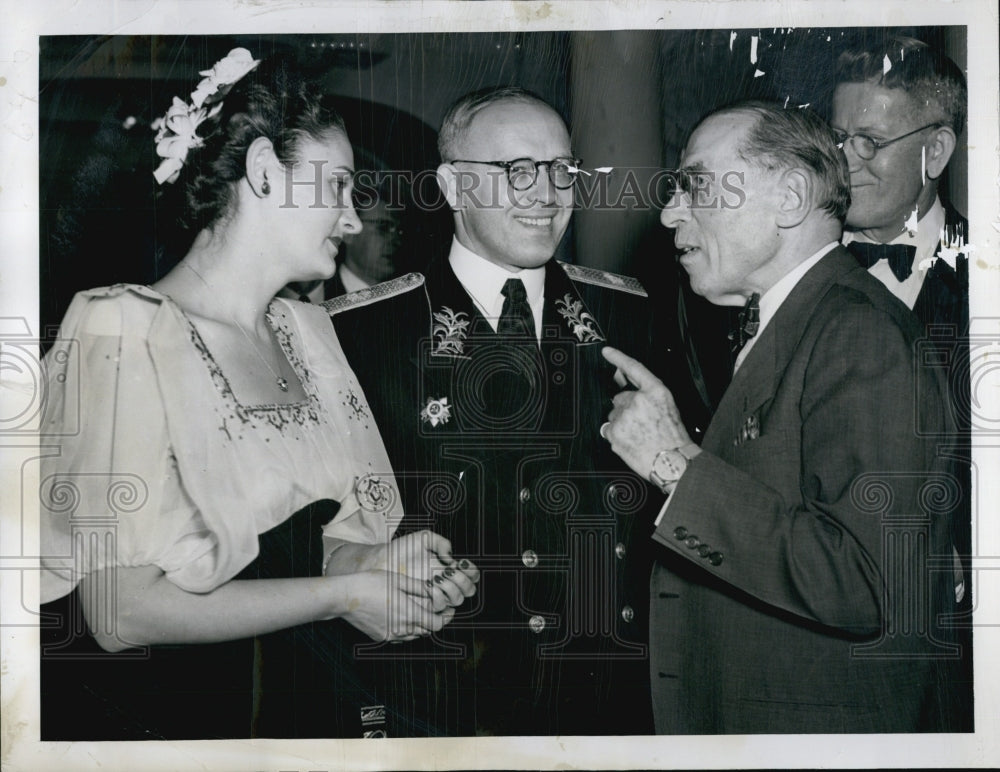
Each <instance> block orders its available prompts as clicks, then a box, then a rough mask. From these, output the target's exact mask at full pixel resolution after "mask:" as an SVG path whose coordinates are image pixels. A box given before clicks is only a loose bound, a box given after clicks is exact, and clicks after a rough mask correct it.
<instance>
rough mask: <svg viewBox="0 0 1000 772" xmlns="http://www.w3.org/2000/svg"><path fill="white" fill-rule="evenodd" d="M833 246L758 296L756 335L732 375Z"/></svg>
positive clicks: (737, 358)
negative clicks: (758, 322)
mask: <svg viewBox="0 0 1000 772" xmlns="http://www.w3.org/2000/svg"><path fill="white" fill-rule="evenodd" d="M835 246H837V242H836V241H831V242H830V243H829V244H827V245H826V246H825V247H822V248H821V249H820V250H819V251H818V252H815V253H813V255H812V256H811V257H809V258H807V259H805V260H803V261H802V262H801V263H799V264H798V265H797V266H795V268H793V269H792V270H791V271H789V272H788V273H786V274H785V275H784V276H782V277H781V278H780V279H778V281H776V282H775V283H774V286H772V287H771V289H769V290H768V291H767V292H765V293H764V294H763V295H761V296H760V327H758V328H757V334H756V335H754V336H753V337H752V338H750V340H748V341H747V342H746V345H744V346H743V348H742V349H741V350H740V353H739V354H738V355H737V357H736V365H735V366H734V367H733V373H735V372H736V371H737V370H739V369H740V365H741V364H743V360H744V359H746V358H747V353H749V351H750V349H752V348H753V344H754V343H756V342H757V340H758V339H759V338H760V334H761V333H762V332H764V328H765V327H767V324H768V322H770V321H771V319H772V318H774V315H775V313H777V311H778V309H779V308H780V307H781V304H782V303H784V302H785V299H786V298H787V297H788V296H789V295H790V294H791V292H792V290H793V289H795V285H796V284H798V283H799V281H801V279H802V277H803V276H805V275H806V274H807V273H808V272H809V269H810V268H812V267H813V266H814V265H816V263H818V262H819V261H820V260H821V259H822V258H823V256H824V255H825V254H826V253H827V252H829V251H830V250H831V249H833V248H834V247H835Z"/></svg>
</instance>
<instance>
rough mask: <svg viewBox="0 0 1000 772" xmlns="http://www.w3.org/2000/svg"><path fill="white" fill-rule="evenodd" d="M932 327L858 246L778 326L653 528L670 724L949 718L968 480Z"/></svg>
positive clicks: (915, 722)
mask: <svg viewBox="0 0 1000 772" xmlns="http://www.w3.org/2000/svg"><path fill="white" fill-rule="evenodd" d="M920 332H921V331H920V329H919V325H918V324H917V322H916V320H915V319H914V317H913V315H912V314H910V312H909V311H908V310H907V309H906V308H905V306H903V304H901V303H900V302H899V301H898V300H896V299H895V298H893V297H892V296H891V295H890V294H889V293H888V291H887V290H886V289H885V288H884V287H883V286H882V285H881V284H880V283H879V282H878V281H877V280H875V279H874V278H872V277H871V276H870V275H869V274H868V273H867V272H866V271H865V270H864V269H862V268H861V267H859V266H858V265H857V263H856V262H855V261H854V259H853V258H852V257H851V256H850V255H849V254H848V253H847V252H846V251H845V250H844V249H843V248H839V247H838V248H836V249H835V250H834V251H833V252H832V253H830V254H828V255H826V256H825V257H823V258H822V259H821V260H820V262H819V263H818V264H817V265H816V266H814V267H813V268H812V269H811V270H810V271H809V272H808V273H807V274H806V275H805V277H804V278H803V279H802V280H801V281H800V282H799V284H798V285H797V286H796V287H795V288H794V290H793V291H792V293H791V294H790V295H789V297H788V298H787V299H786V301H785V302H784V303H783V304H782V306H781V307H780V308H779V309H778V312H777V313H776V314H775V316H774V318H773V319H772V320H771V322H770V323H769V324H768V326H767V327H766V328H765V329H764V330H763V331H762V332H761V334H760V338H759V339H758V340H757V341H756V343H755V345H754V348H753V349H752V350H751V351H750V352H749V353H748V355H747V357H746V360H745V361H744V362H743V364H742V366H741V368H740V369H739V370H738V371H737V373H736V375H735V377H734V378H733V381H732V383H731V384H730V386H729V388H728V390H727V391H726V393H725V395H724V397H723V399H722V402H721V403H720V405H719V409H718V411H717V412H716V414H715V416H714V418H713V420H712V423H711V424H710V426H709V428H708V431H707V433H706V436H705V441H704V443H703V448H704V451H705V452H703V453H702V454H701V455H700V456H698V457H697V458H695V459H694V461H693V462H692V463H691V465H690V466H689V467H688V469H687V471H686V472H685V473H684V474H683V476H682V477H681V479H680V482H679V484H678V487H677V489H676V490H675V492H674V494H673V496H672V498H671V500H670V504H669V506H668V508H667V509H666V513H665V515H664V517H663V519H662V521H661V522H660V524H659V526H658V527H657V529H656V531H655V534H654V537H653V538H654V541H655V542H656V543H658V544H659V545H660V546H661V547H662V553H661V554H659V555H658V562H657V564H656V565H655V567H654V571H653V576H652V583H651V597H652V600H651V619H650V623H651V639H650V640H651V673H652V682H653V683H652V688H653V701H654V713H655V717H656V729H657V732H660V733H668V734H672V733H752V732H768V733H770V732H834V733H839V732H896V731H915V730H918V729H921V728H932V727H933V726H940V720H941V717H940V716H939V715H937V714H936V713H935V712H934V711H935V709H936V700H937V698H938V697H939V694H938V690H939V688H940V686H941V683H940V682H939V680H938V675H939V668H938V667H937V662H936V660H935V659H933V657H938V656H944V657H947V656H953V655H954V653H955V652H954V648H953V647H950V645H949V641H948V640H947V637H946V635H945V633H944V632H942V631H939V630H938V628H937V627H936V625H935V622H936V615H937V612H939V611H941V610H944V609H950V608H951V606H950V605H949V602H950V603H953V588H952V587H951V586H950V571H949V566H950V562H949V560H950V558H949V554H950V549H951V548H950V538H949V511H950V509H951V508H952V507H953V506H954V503H955V500H956V499H957V496H958V493H957V487H958V486H957V484H956V482H955V480H954V478H953V477H949V476H947V475H945V474H942V473H939V472H938V471H937V468H938V462H937V461H936V460H935V450H934V442H933V439H931V438H928V437H926V436H920V432H918V431H917V430H916V427H915V418H916V417H917V416H918V414H919V417H920V419H921V422H922V426H923V429H924V430H926V431H929V432H932V431H935V430H941V429H943V422H944V421H945V414H944V412H943V407H942V406H943V396H942V395H943V391H942V389H943V387H942V386H941V384H940V382H939V380H938V378H937V377H936V374H935V373H933V372H929V373H928V372H924V371H922V370H919V369H918V368H915V365H914V351H913V344H914V341H915V340H916V339H917V338H918V337H919V336H920ZM934 492H938V493H942V495H941V497H940V498H935V496H934Z"/></svg>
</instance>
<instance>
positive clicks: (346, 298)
mask: <svg viewBox="0 0 1000 772" xmlns="http://www.w3.org/2000/svg"><path fill="white" fill-rule="evenodd" d="M423 283H424V275H423V274H422V273H408V274H406V275H404V276H400V277H399V278H397V279H389V281H384V282H382V283H381V284H376V285H374V286H372V287H368V288H366V289H362V290H358V291H356V292H348V293H347V294H346V295H340V296H339V297H335V298H331V299H330V300H327V301H324V302H323V303H320V305H321V306H322V307H323V308H324V309H326V312H327V313H328V314H329V315H330V316H333V315H334V314H339V313H340V312H341V311H347V310H350V309H352V308H360V307H361V306H367V305H369V304H370V303H377V302H378V301H380V300H385V299H386V298H391V297H395V296H396V295H401V294H402V293H404V292H406V291H407V290H411V289H413V288H414V287H419V286H421V285H422V284H423Z"/></svg>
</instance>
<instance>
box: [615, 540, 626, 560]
mask: <svg viewBox="0 0 1000 772" xmlns="http://www.w3.org/2000/svg"><path fill="white" fill-rule="evenodd" d="M615 557H616V558H618V559H619V560H622V559H623V558H624V557H625V545H624V544H622V543H621V542H618V543H617V544H616V545H615Z"/></svg>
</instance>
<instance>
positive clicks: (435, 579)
mask: <svg viewBox="0 0 1000 772" xmlns="http://www.w3.org/2000/svg"><path fill="white" fill-rule="evenodd" d="M434 581H435V582H437V583H438V584H440V583H441V582H443V581H444V580H443V579H442V578H441V574H434Z"/></svg>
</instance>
